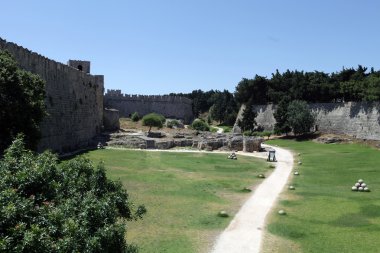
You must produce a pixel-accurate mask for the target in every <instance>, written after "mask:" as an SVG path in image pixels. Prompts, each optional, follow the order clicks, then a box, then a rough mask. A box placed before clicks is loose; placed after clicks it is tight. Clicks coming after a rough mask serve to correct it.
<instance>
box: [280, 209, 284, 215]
mask: <svg viewBox="0 0 380 253" xmlns="http://www.w3.org/2000/svg"><path fill="white" fill-rule="evenodd" d="M278 214H279V215H286V212H285V211H284V210H282V209H281V210H280V211H278Z"/></svg>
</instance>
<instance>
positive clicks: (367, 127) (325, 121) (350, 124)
mask: <svg viewBox="0 0 380 253" xmlns="http://www.w3.org/2000/svg"><path fill="white" fill-rule="evenodd" d="M309 107H310V109H311V111H312V112H313V113H315V114H316V123H315V125H316V126H317V127H318V130H319V131H320V132H323V133H334V134H347V135H351V136H354V137H356V138H360V139H370V140H380V103H378V102H377V103H367V102H347V103H315V104H309ZM254 109H255V111H256V112H257V117H256V122H257V124H258V125H261V126H263V127H264V128H265V130H273V128H274V124H275V123H276V120H275V119H274V117H273V113H274V111H275V109H276V108H275V106H274V105H272V104H268V105H255V106H254Z"/></svg>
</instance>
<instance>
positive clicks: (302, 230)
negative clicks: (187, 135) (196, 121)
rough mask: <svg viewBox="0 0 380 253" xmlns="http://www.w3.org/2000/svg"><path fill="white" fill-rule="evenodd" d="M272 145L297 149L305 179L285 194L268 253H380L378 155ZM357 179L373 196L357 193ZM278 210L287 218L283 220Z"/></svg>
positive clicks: (345, 147) (352, 148) (270, 230)
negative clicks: (362, 182) (363, 182)
mask: <svg viewBox="0 0 380 253" xmlns="http://www.w3.org/2000/svg"><path fill="white" fill-rule="evenodd" d="M268 144H271V145H279V146H281V147H284V148H288V149H291V150H293V151H294V153H295V161H296V163H295V168H297V169H298V171H299V172H300V175H299V176H293V178H292V179H291V182H290V184H292V185H294V186H295V188H296V190H294V191H290V190H287V189H285V191H284V192H283V194H282V195H281V196H280V201H279V203H278V204H277V206H276V207H275V208H274V210H273V211H272V213H271V215H270V217H269V224H268V226H267V236H266V239H265V241H264V245H263V249H264V252H324V253H328V252H331V253H335V252H366V253H369V252H379V248H380V241H379V239H378V238H380V197H379V196H380V195H379V193H380V151H379V150H376V149H374V148H370V147H367V146H362V145H358V144H319V143H314V142H311V141H302V142H297V141H291V140H273V141H268ZM298 153H301V155H300V156H298ZM298 160H301V161H302V165H297V161H298ZM358 179H363V180H364V181H365V182H366V183H367V184H368V185H369V187H370V189H371V190H372V191H371V192H369V193H366V192H352V191H351V187H352V186H353V185H354V183H355V182H357V180H358ZM279 209H284V210H286V212H287V215H285V216H280V215H278V214H277V211H278V210H279Z"/></svg>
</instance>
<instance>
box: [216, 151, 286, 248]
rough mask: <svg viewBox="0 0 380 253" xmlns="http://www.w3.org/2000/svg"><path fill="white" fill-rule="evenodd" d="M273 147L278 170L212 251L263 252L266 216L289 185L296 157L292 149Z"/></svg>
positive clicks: (239, 213) (238, 214)
mask: <svg viewBox="0 0 380 253" xmlns="http://www.w3.org/2000/svg"><path fill="white" fill-rule="evenodd" d="M263 146H264V145H263ZM274 149H275V150H276V158H277V160H278V162H277V164H276V168H275V170H274V171H273V172H272V174H271V175H270V176H269V177H268V178H267V179H265V180H264V181H263V182H262V183H261V184H260V185H259V186H258V187H257V189H256V190H255V191H254V192H253V194H252V195H251V197H250V198H249V199H248V200H247V202H245V203H244V205H243V206H242V208H241V209H240V210H239V212H238V213H237V214H236V215H235V218H234V219H233V220H232V221H231V223H230V224H229V226H228V227H227V228H226V229H225V230H224V232H223V233H222V234H221V235H220V236H219V238H218V239H217V241H216V243H215V245H214V247H213V250H212V253H248V252H249V253H258V252H260V247H261V240H262V230H263V228H264V225H265V217H266V216H267V214H268V213H269V211H270V209H271V207H272V206H273V204H274V203H275V201H276V199H277V197H278V195H279V194H280V192H281V191H282V189H283V188H284V186H285V185H286V182H287V181H288V177H289V175H290V173H291V171H292V167H293V156H292V154H291V153H290V152H289V151H287V150H285V149H282V148H277V147H276V148H274Z"/></svg>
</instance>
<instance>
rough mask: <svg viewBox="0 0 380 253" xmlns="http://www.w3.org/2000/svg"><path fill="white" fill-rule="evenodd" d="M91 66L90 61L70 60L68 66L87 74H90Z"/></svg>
mask: <svg viewBox="0 0 380 253" xmlns="http://www.w3.org/2000/svg"><path fill="white" fill-rule="evenodd" d="M90 64H91V63H90V62H89V61H78V60H69V61H68V62H67V65H69V66H70V67H73V68H75V69H78V70H80V71H83V72H84V73H86V74H90Z"/></svg>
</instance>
